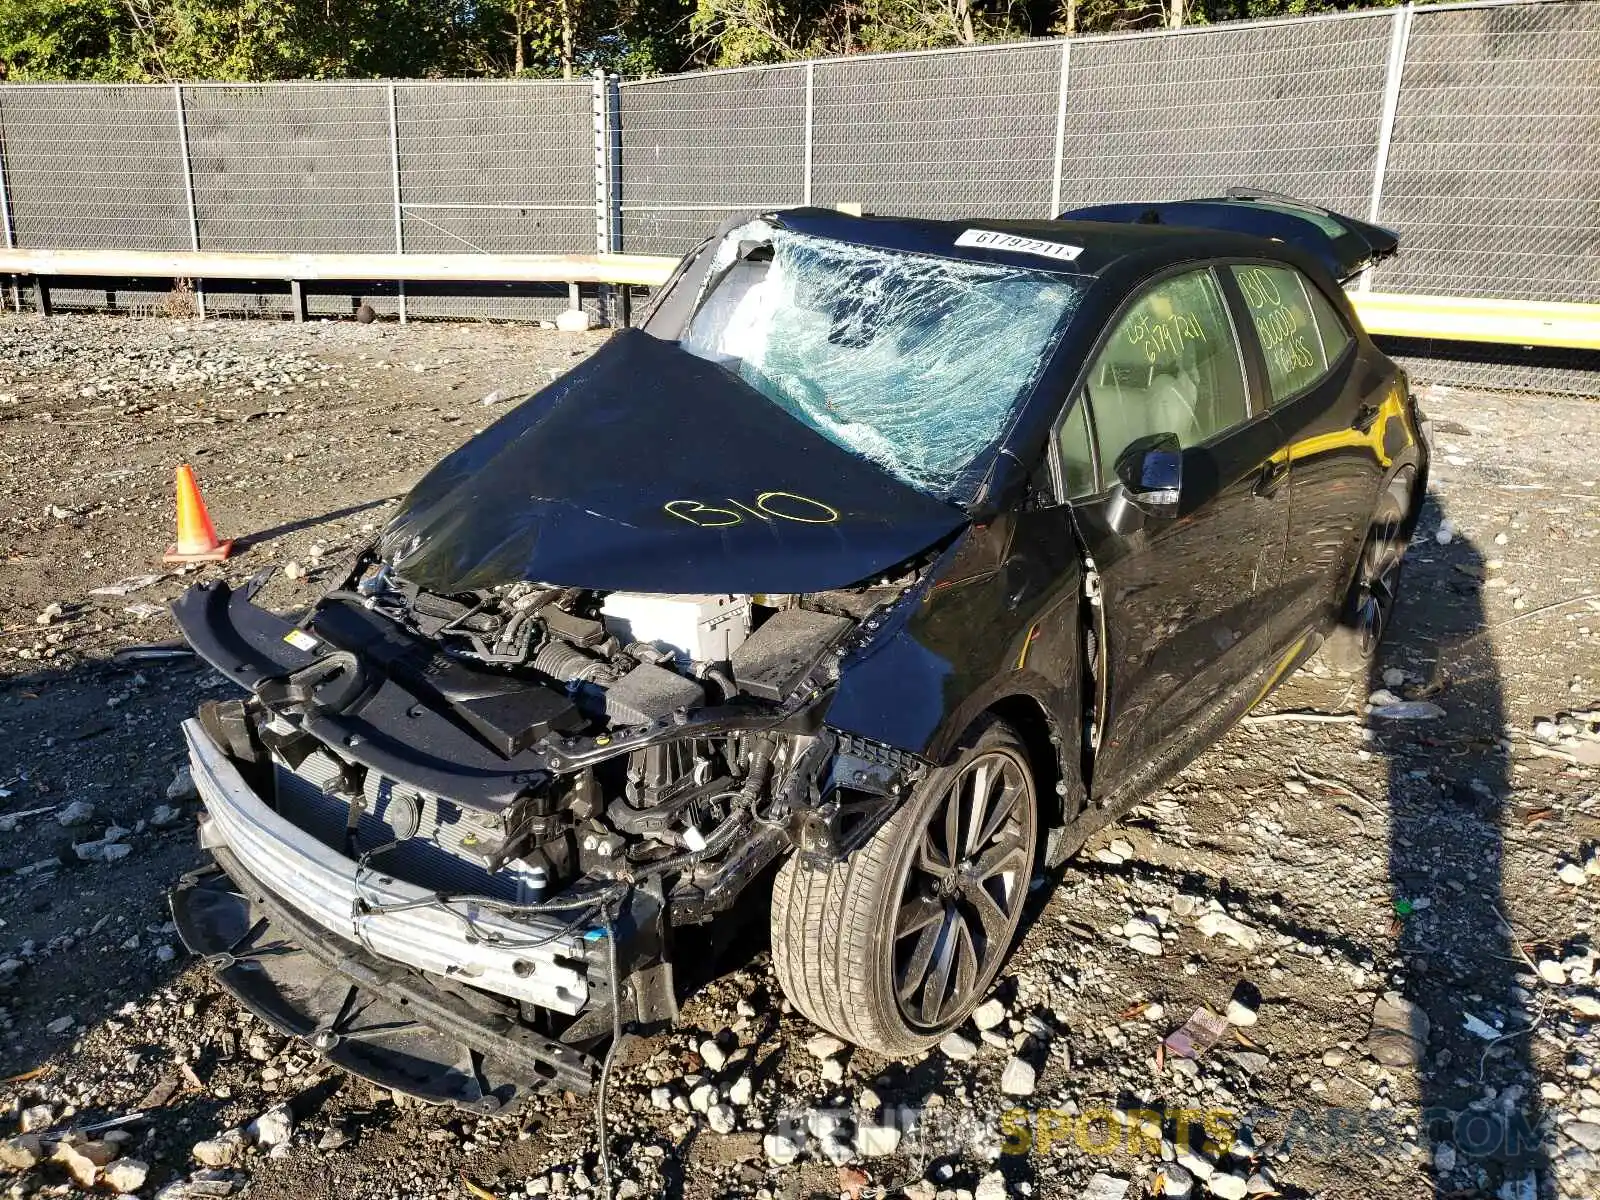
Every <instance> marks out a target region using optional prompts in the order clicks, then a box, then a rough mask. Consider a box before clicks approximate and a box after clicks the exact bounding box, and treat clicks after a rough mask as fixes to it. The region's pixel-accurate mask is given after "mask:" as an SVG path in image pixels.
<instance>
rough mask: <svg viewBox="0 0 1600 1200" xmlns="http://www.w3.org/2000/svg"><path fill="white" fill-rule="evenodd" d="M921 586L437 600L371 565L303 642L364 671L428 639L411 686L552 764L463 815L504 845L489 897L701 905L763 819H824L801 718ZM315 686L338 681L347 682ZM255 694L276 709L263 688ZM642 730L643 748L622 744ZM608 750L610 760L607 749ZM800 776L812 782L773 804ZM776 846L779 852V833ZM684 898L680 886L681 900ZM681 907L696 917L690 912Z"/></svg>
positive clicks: (327, 602) (479, 732) (714, 896)
mask: <svg viewBox="0 0 1600 1200" xmlns="http://www.w3.org/2000/svg"><path fill="white" fill-rule="evenodd" d="M914 579H915V575H914V574H913V573H909V572H908V573H906V574H903V575H901V576H899V577H896V578H885V579H883V580H881V581H876V582H873V583H870V584H867V585H863V586H861V587H859V588H855V589H843V590H837V591H832V592H823V593H818V594H815V595H806V596H798V595H782V596H768V595H760V596H739V595H709V596H697V595H651V594H644V593H628V592H609V593H601V592H595V591H589V590H585V589H579V588H563V587H558V586H553V585H546V584H535V583H517V584H512V585H508V586H502V587H495V588H490V589H485V590H483V591H480V592H474V593H470V594H465V595H457V596H441V595H436V594H434V593H430V592H427V591H424V590H422V589H420V588H417V587H415V586H413V585H410V584H408V583H407V582H405V581H404V580H403V579H401V578H399V577H398V576H396V575H395V574H394V573H393V572H392V571H391V570H390V569H389V568H388V567H387V566H385V565H383V564H381V563H378V562H375V561H370V560H369V561H366V562H364V563H363V564H362V565H361V566H360V567H359V568H358V569H357V571H356V572H355V573H354V575H353V576H352V578H351V580H350V581H349V583H350V586H349V587H348V588H346V589H336V590H335V591H334V592H333V593H332V594H330V595H329V596H328V597H327V598H325V599H324V601H323V602H322V603H321V604H320V605H319V606H318V608H317V610H316V611H315V612H314V613H313V614H312V616H311V617H310V619H309V622H307V627H308V630H309V636H312V637H320V638H322V639H324V640H326V641H327V642H328V643H330V644H332V645H333V646H335V647H339V648H343V649H350V650H353V651H355V652H358V653H360V654H361V655H362V656H363V657H364V658H365V659H366V660H367V661H372V660H374V659H378V660H380V661H381V660H383V659H385V658H388V659H390V661H396V658H395V656H403V650H404V648H405V647H407V645H408V644H409V645H410V646H411V647H412V648H413V649H414V647H415V646H416V645H417V644H419V643H421V642H426V643H428V644H430V645H431V646H432V647H434V648H435V649H436V651H437V653H438V655H439V656H440V657H439V658H438V659H436V660H434V661H431V662H430V664H429V666H428V667H427V668H425V669H423V670H422V671H421V672H419V674H421V675H424V676H427V677H430V678H431V679H433V680H435V681H436V688H435V697H434V698H435V699H436V701H438V702H439V703H440V705H441V707H442V708H443V710H444V711H445V712H446V713H447V714H448V715H449V716H450V717H452V718H453V719H455V720H456V721H457V722H459V723H461V724H463V725H465V726H466V727H467V728H468V729H469V730H470V731H471V732H472V734H473V735H474V736H475V737H477V738H478V739H479V740H480V741H482V742H483V743H485V744H486V745H487V746H488V747H490V748H491V749H493V750H494V751H495V752H496V753H497V754H499V755H500V756H503V757H504V758H506V759H508V760H510V759H514V758H517V757H518V756H521V755H524V754H526V753H527V752H529V751H530V750H532V751H538V752H544V753H545V754H546V762H547V770H546V771H545V772H544V773H542V774H541V776H540V777H539V778H538V779H536V780H534V781H533V785H532V786H530V787H528V788H526V789H524V791H523V792H522V793H521V794H519V795H518V796H516V797H515V798H514V799H513V800H512V801H511V803H510V804H509V805H508V806H507V807H505V808H504V809H503V810H502V811H500V812H487V813H486V812H483V811H481V810H476V811H475V812H474V810H472V809H464V810H463V812H464V814H467V813H471V814H473V815H464V818H463V819H464V820H465V821H466V822H467V823H469V824H471V823H476V824H478V825H480V826H481V827H482V828H481V829H480V831H479V833H478V834H477V836H476V837H475V839H474V841H473V842H472V844H473V845H475V846H478V847H480V848H485V849H486V848H488V847H491V846H492V847H493V851H492V853H484V854H481V855H479V856H478V857H479V861H481V862H482V863H483V865H484V867H485V868H486V870H487V872H488V876H487V877H486V878H484V879H482V880H478V881H476V882H479V883H481V884H482V886H484V887H485V888H487V889H488V890H489V891H490V892H491V893H504V894H506V895H507V898H515V899H517V900H520V901H537V900H541V899H546V898H550V897H553V896H556V895H559V894H560V893H561V892H562V891H563V889H564V888H566V887H568V886H569V885H571V884H572V883H574V882H575V881H577V880H578V879H580V878H582V877H586V876H587V877H590V878H592V879H623V880H630V881H636V880H637V879H639V878H640V876H641V875H644V874H649V875H655V876H659V875H671V876H674V877H676V878H677V881H678V882H680V883H683V884H685V885H687V884H688V883H689V881H690V880H695V881H698V882H699V884H700V885H701V887H700V892H701V896H700V897H695V901H696V902H698V903H703V904H705V905H707V906H708V909H707V911H709V910H714V909H715V908H720V907H724V906H725V905H726V904H727V903H728V902H730V901H731V900H732V898H733V896H735V895H736V894H737V892H738V890H739V889H738V885H739V883H740V882H741V878H742V876H740V875H737V874H733V875H728V874H719V872H718V871H717V870H716V869H715V868H716V866H717V865H720V866H721V867H722V868H724V869H728V868H732V867H734V866H737V865H738V864H737V863H734V862H731V861H729V860H728V859H727V857H726V852H727V850H728V849H729V847H730V846H732V845H733V843H734V842H735V840H736V838H738V836H739V835H740V834H743V833H748V831H749V830H750V828H751V827H752V826H755V825H760V826H763V827H764V828H765V831H766V832H767V833H769V834H777V833H780V832H781V833H783V834H785V835H787V833H788V831H789V826H788V820H789V817H790V815H791V812H792V810H795V809H807V808H811V807H814V805H813V804H811V803H809V802H811V801H819V800H820V799H821V793H822V792H824V791H832V790H833V781H832V779H831V777H830V776H829V775H828V774H827V773H825V772H824V768H825V767H833V766H834V765H835V764H834V762H833V760H834V759H836V758H837V757H838V755H839V749H838V748H837V747H831V748H829V749H828V752H827V753H825V754H824V753H823V747H820V746H819V747H817V750H816V752H814V753H812V754H811V755H809V756H808V755H807V751H808V749H810V748H811V747H812V746H813V743H816V742H817V741H818V737H819V734H820V733H821V732H822V731H821V730H820V729H814V728H812V727H811V726H812V722H809V721H807V720H806V719H805V718H804V716H803V714H804V713H805V712H806V710H807V709H808V707H809V706H810V705H811V703H812V702H814V701H816V700H817V699H818V698H820V697H821V696H822V695H823V694H824V693H825V692H826V691H827V689H828V688H829V687H830V686H831V685H832V683H833V682H834V680H835V679H836V677H837V667H836V661H837V657H838V655H839V654H841V653H843V651H844V648H845V645H846V643H847V640H848V635H850V634H851V633H852V632H853V631H855V630H856V629H857V627H858V624H860V623H861V622H863V621H869V620H870V619H871V618H872V615H873V614H874V613H875V612H876V611H877V610H879V609H881V608H883V607H885V606H887V605H889V604H892V603H894V602H895V601H897V600H898V599H899V598H900V596H901V595H902V593H903V592H904V591H905V589H906V587H907V586H908V585H909V584H910V583H911V582H913V581H914ZM374 618H380V619H381V621H382V625H387V626H388V628H387V629H384V628H383V627H382V625H377V624H374ZM406 635H410V637H407V636H406ZM413 639H414V640H413ZM380 644H387V645H388V646H389V652H388V653H387V654H386V653H384V652H383V651H380V650H378V649H377V647H378V646H379V645H380ZM446 663H448V664H450V666H449V667H447V666H446ZM401 671H402V674H404V673H405V672H404V668H403V667H402V668H401ZM318 686H319V687H327V688H336V687H338V686H340V680H339V679H338V678H337V677H335V678H334V679H331V680H329V681H328V682H327V683H326V684H319V685H318ZM258 695H263V698H264V699H266V700H267V701H268V707H269V708H270V707H271V704H270V700H271V698H272V697H273V695H274V693H273V691H272V689H270V688H269V689H267V691H266V692H265V693H264V694H263V693H259V692H258ZM707 710H715V711H716V712H717V713H720V714H723V715H725V716H726V717H728V718H730V719H731V720H732V722H733V724H735V725H736V726H738V728H735V729H730V730H728V731H726V732H724V731H720V730H717V729H715V727H714V725H715V723H714V722H713V725H712V727H708V728H706V730H705V732H704V734H703V735H702V734H700V733H698V732H697V731H696V729H695V725H696V722H695V721H694V720H692V715H693V714H700V715H701V717H702V718H703V717H704V716H705V715H706V713H707ZM678 731H681V732H678ZM662 733H674V734H675V735H674V736H661V734H662ZM652 735H653V736H652ZM641 736H642V737H644V739H645V744H641V745H640V746H638V747H637V748H635V749H631V750H626V751H624V750H622V749H621V745H622V743H623V741H624V740H625V739H627V738H629V737H632V738H635V739H638V738H640V737H641ZM831 740H832V739H831V735H830V741H831ZM580 746H586V747H587V750H586V752H585V753H584V755H583V757H584V758H585V763H584V765H581V766H576V767H574V768H572V769H562V765H561V764H562V761H563V759H562V753H561V752H562V751H563V750H567V751H568V752H569V753H571V752H572V751H573V750H575V749H577V748H578V747H580ZM608 746H617V747H618V749H617V751H616V752H614V753H612V754H610V755H609V756H607V755H605V754H604V751H605V750H606V748H607V747H608ZM321 753H322V754H324V755H327V756H329V757H337V755H336V754H335V752H333V751H329V750H327V749H326V748H324V749H323V750H322V751H321ZM802 763H804V764H805V765H806V766H807V768H808V769H809V772H810V776H811V777H808V778H807V779H805V780H803V781H797V782H795V785H794V786H795V788H796V789H798V796H797V797H794V796H791V797H788V798H787V802H783V803H780V801H783V800H785V798H784V797H783V796H782V793H783V792H784V790H785V785H787V784H789V783H790V782H791V777H792V776H793V775H794V773H795V771H796V769H797V768H799V767H800V766H801V765H802ZM852 763H853V760H852ZM349 765H350V764H341V769H347V768H348V766H349ZM847 765H850V766H851V771H852V773H851V775H850V776H848V777H847V778H850V779H852V780H857V781H858V782H866V781H868V780H869V779H876V781H877V785H878V786H880V787H881V788H883V789H885V790H887V789H888V788H889V786H890V784H891V780H890V778H889V777H890V775H891V774H893V775H895V776H896V777H895V778H894V779H893V781H892V782H893V786H895V787H897V788H898V787H900V786H902V785H903V783H904V780H903V779H900V778H899V777H898V775H899V773H898V772H887V771H876V772H868V771H864V770H861V769H859V768H857V767H855V766H853V765H851V764H847ZM329 766H331V764H324V770H327V769H328V768H329ZM357 769H358V770H359V768H357ZM302 771H303V768H302ZM858 777H859V779H858ZM813 792H814V793H816V794H815V795H813V794H812V793H813ZM442 799H445V800H448V799H449V798H448V797H443V798H442ZM796 799H798V801H799V802H798V803H796V802H795V801H796ZM389 824H390V825H391V827H392V826H393V822H392V821H391V822H389ZM403 827H405V828H409V825H406V826H403ZM772 841H773V843H774V844H773V846H772V847H771V849H773V850H776V849H778V848H781V846H782V845H783V844H784V842H785V841H786V837H774V838H773V839H772ZM745 845H746V852H749V844H748V843H746V844H745ZM766 849H767V847H765V846H763V847H762V850H763V851H765V850H766ZM401 857H403V856H401ZM768 857H770V855H769V856H768ZM495 876H499V877H498V878H496V877H495ZM513 885H514V886H513ZM690 894H691V889H689V888H688V887H685V889H684V891H683V893H682V895H683V898H684V899H685V900H686V901H688V900H689V897H690ZM684 908H685V915H689V914H690V913H693V912H697V911H698V909H696V907H695V904H694V903H686V904H685V905H684Z"/></svg>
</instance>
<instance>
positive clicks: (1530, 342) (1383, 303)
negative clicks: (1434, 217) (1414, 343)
mask: <svg viewBox="0 0 1600 1200" xmlns="http://www.w3.org/2000/svg"><path fill="white" fill-rule="evenodd" d="M1350 300H1351V302H1352V303H1353V304H1354V305H1355V309H1356V313H1357V314H1358V315H1359V316H1360V317H1361V323H1362V324H1363V325H1365V326H1366V327H1367V332H1368V333H1372V334H1377V335H1379V336H1387V337H1406V338H1437V339H1439V340H1441V341H1450V342H1480V343H1486V344H1489V345H1497V346H1541V347H1547V348H1556V349H1563V350H1600V304H1567V303H1561V302H1557V301H1548V300H1484V299H1479V298H1477V297H1466V296H1408V295H1399V294H1396V293H1393V292H1352V293H1351V294H1350Z"/></svg>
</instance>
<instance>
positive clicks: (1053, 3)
mask: <svg viewBox="0 0 1600 1200" xmlns="http://www.w3.org/2000/svg"><path fill="white" fill-rule="evenodd" d="M1379 2H1383V0H1379ZM1348 5H1349V0H0V78H9V79H12V80H36V79H81V80H102V81H110V80H129V81H140V82H148V81H173V80H190V79H221V80H240V81H255V80H273V79H332V78H382V77H392V78H441V77H463V76H466V77H470V76H496V77H506V76H514V75H527V76H559V75H562V74H572V73H583V72H587V71H589V70H592V69H594V68H596V67H599V68H604V69H606V70H612V71H619V72H621V73H623V74H628V75H644V74H654V73H661V72H667V71H675V70H682V69H685V68H689V67H697V66H737V65H742V64H746V63H763V62H779V61H782V60H785V59H791V58H801V57H807V56H815V55H831V54H856V53H866V52H871V51H878V50H908V49H922V48H927V47H935V46H959V45H967V44H972V43H975V42H985V41H998V40H1010V39H1018V38H1026V37H1037V36H1043V35H1046V34H1061V33H1088V32H1098V31H1102V30H1112V29H1125V28H1140V27H1154V26H1159V25H1163V24H1169V23H1172V22H1173V21H1174V20H1177V21H1180V22H1184V23H1189V22H1203V21H1215V20H1232V19H1239V18H1245V17H1252V16H1271V15H1278V14H1281V13H1298V12H1310V11H1318V10H1325V9H1330V8H1342V7H1347V6H1348Z"/></svg>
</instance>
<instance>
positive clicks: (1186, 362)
mask: <svg viewBox="0 0 1600 1200" xmlns="http://www.w3.org/2000/svg"><path fill="white" fill-rule="evenodd" d="M1088 394H1089V404H1090V407H1091V408H1092V409H1093V415H1094V427H1095V441H1096V442H1097V443H1098V445H1099V449H1100V462H1101V465H1102V469H1103V470H1104V471H1106V472H1107V473H1108V474H1109V473H1110V472H1111V471H1112V470H1113V469H1114V467H1115V464H1116V461H1117V458H1118V456H1120V455H1121V453H1122V451H1123V450H1124V449H1126V448H1127V446H1128V444H1129V443H1130V442H1132V441H1134V440H1136V439H1138V438H1141V437H1145V436H1146V435H1148V434H1155V433H1171V434H1176V435H1177V438H1178V442H1179V444H1180V445H1182V446H1184V447H1189V446H1198V445H1199V444H1200V443H1202V442H1206V441H1209V440H1210V439H1211V438H1213V437H1216V436H1217V435H1218V434H1219V433H1222V432H1223V431H1225V430H1227V429H1231V428H1232V427H1234V426H1235V425H1242V424H1243V423H1244V422H1245V421H1246V420H1247V419H1248V418H1249V406H1248V404H1247V402H1246V399H1245V385H1244V371H1243V369H1242V367H1241V365H1240V361H1239V343H1238V340H1237V339H1236V338H1235V336H1234V331H1233V322H1232V321H1231V320H1230V319H1229V317H1228V308H1227V305H1226V303H1225V302H1224V301H1223V298H1222V290H1221V288H1220V287H1218V285H1217V280H1216V277H1215V276H1214V275H1212V273H1211V272H1210V271H1209V270H1203V271H1190V272H1188V273H1187V274H1184V275H1175V276H1173V277H1172V278H1170V279H1164V280H1162V281H1161V282H1160V283H1158V284H1156V285H1155V286H1153V287H1152V288H1151V289H1150V290H1149V291H1147V292H1146V293H1145V294H1144V295H1143V296H1141V297H1140V298H1139V299H1138V300H1137V301H1135V303H1134V304H1133V306H1132V307H1131V308H1130V309H1128V311H1127V312H1126V313H1124V314H1123V317H1122V319H1121V320H1120V321H1119V322H1118V323H1117V326H1116V328H1115V329H1114V330H1113V331H1112V334H1111V338H1110V340H1109V341H1108V342H1107V343H1106V345H1105V348H1104V349H1102V350H1101V351H1100V357H1099V358H1097V359H1096V360H1095V362H1094V366H1092V367H1091V368H1090V369H1089V382H1088ZM1069 474H1070V468H1069Z"/></svg>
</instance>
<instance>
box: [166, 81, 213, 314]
mask: <svg viewBox="0 0 1600 1200" xmlns="http://www.w3.org/2000/svg"><path fill="white" fill-rule="evenodd" d="M172 109H173V114H174V115H175V116H176V117H177V118H178V165H179V167H180V168H181V169H182V171H183V203H184V209H185V212H186V213H187V214H188V217H189V249H191V250H196V251H198V250H199V249H200V220H199V217H198V216H197V215H196V212H195V206H194V160H193V159H191V158H190V157H189V121H188V118H187V117H186V116H185V115H184V112H183V85H182V84H180V83H175V84H173V85H172ZM194 303H195V308H196V309H197V310H198V311H199V313H200V319H201V320H202V321H204V320H205V319H206V292H205V285H204V284H203V283H202V282H201V281H200V280H198V279H196V280H195V281H194Z"/></svg>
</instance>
